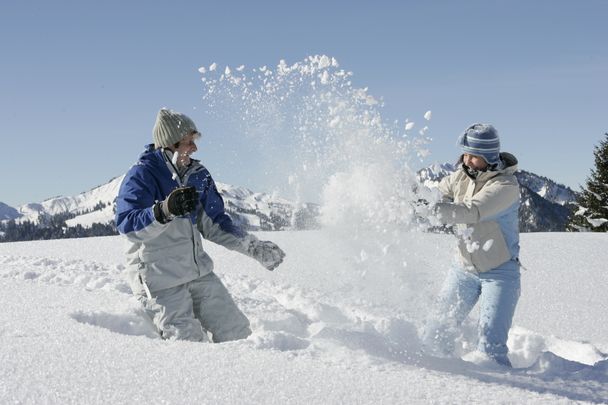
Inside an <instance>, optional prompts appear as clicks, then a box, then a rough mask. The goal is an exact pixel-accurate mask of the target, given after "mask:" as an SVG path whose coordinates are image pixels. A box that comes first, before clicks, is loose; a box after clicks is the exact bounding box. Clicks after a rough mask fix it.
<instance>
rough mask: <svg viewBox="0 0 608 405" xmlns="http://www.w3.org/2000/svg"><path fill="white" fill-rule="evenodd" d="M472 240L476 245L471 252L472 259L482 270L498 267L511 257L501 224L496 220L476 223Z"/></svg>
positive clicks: (477, 267) (478, 268)
mask: <svg viewBox="0 0 608 405" xmlns="http://www.w3.org/2000/svg"><path fill="white" fill-rule="evenodd" d="M471 242H472V243H473V244H474V245H475V247H476V249H474V250H473V251H472V252H471V261H472V263H473V265H474V266H475V268H476V269H477V270H478V271H480V272H484V271H488V270H491V269H493V268H496V267H498V266H500V265H501V264H503V263H505V262H506V261H508V260H509V259H511V255H510V254H509V249H508V247H507V242H506V241H505V237H504V235H503V233H502V231H501V229H500V225H499V224H498V223H497V222H495V221H488V222H480V223H478V224H476V225H475V227H474V231H473V234H472V235H471Z"/></svg>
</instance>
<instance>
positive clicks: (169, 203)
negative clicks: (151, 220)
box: [154, 187, 198, 224]
mask: <svg viewBox="0 0 608 405" xmlns="http://www.w3.org/2000/svg"><path fill="white" fill-rule="evenodd" d="M197 201H198V193H197V192H196V188H194V187H179V188H176V189H175V190H173V191H172V192H171V194H169V195H168V196H167V198H165V200H164V201H161V202H158V203H156V205H154V217H155V218H156V220H157V221H158V222H160V223H162V224H166V223H167V222H169V221H171V220H172V219H173V217H179V216H182V215H186V214H188V213H190V212H192V211H193V210H194V209H195V208H196V203H197Z"/></svg>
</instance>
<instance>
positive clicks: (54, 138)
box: [0, 0, 608, 206]
mask: <svg viewBox="0 0 608 405" xmlns="http://www.w3.org/2000/svg"><path fill="white" fill-rule="evenodd" d="M607 19H608V2H607V1H603V0H602V1H586V0H581V1H488V0H485V1H459V2H456V1H417V2H413V1H380V0H378V1H374V2H372V1H343V2H342V1H335V2H330V1H316V0H313V1H306V2H285V1H269V2H263V1H261V2H249V1H247V2H245V1H243V2H240V1H233V2H207V1H191V2H188V1H175V2H157V1H103V2H93V1H61V0H60V1H53V2H46V1H8V2H5V3H4V4H3V11H2V13H1V14H0V43H1V44H2V45H1V49H2V63H1V64H0V94H1V97H0V122H2V125H1V126H0V133H1V137H2V140H3V145H4V153H3V159H1V160H0V175H1V176H2V182H1V187H0V190H1V191H0V201H2V202H4V203H7V204H9V205H12V206H17V205H20V204H23V203H27V202H34V201H42V200H43V199H46V198H48V197H52V196H56V195H73V194H76V193H79V192H82V191H86V190H88V189H90V188H92V187H94V186H96V185H99V184H102V183H105V182H106V181H108V180H109V179H110V178H112V177H114V176H118V175H120V174H122V173H124V172H125V171H126V170H127V169H128V167H129V166H130V165H131V164H132V163H133V162H134V161H135V159H136V157H137V155H138V153H139V152H140V151H141V150H142V147H143V145H144V144H145V143H147V142H149V140H150V138H151V128H152V126H153V124H154V119H155V116H156V112H157V111H158V109H159V108H160V107H163V106H167V107H171V108H173V109H175V110H178V111H182V112H185V113H187V114H188V115H190V116H191V117H192V118H193V119H194V120H195V122H197V124H198V126H199V127H200V129H201V130H202V132H204V133H205V137H204V138H203V139H202V140H201V144H200V145H199V147H200V151H199V153H198V155H197V156H196V157H198V158H200V159H201V160H202V161H203V163H204V164H206V165H207V167H208V168H209V169H210V170H211V172H212V174H214V177H215V178H216V180H218V181H221V182H226V183H230V184H234V185H243V186H247V187H249V188H252V189H254V190H259V191H262V190H263V189H264V187H265V186H266V185H267V184H266V183H265V182H264V179H263V173H251V172H250V173H247V174H246V175H245V174H244V173H243V172H242V170H240V169H233V168H232V167H231V165H230V162H229V161H227V160H226V159H225V156H223V155H222V153H223V151H222V147H221V146H222V144H221V143H220V142H217V141H216V142H213V140H214V139H215V140H217V139H220V138H221V137H222V133H221V128H218V127H217V126H213V128H206V127H205V122H204V119H205V117H204V116H203V113H202V110H203V109H204V107H205V106H204V105H203V102H202V99H201V96H202V89H201V82H200V78H201V74H200V73H199V72H198V70H197V69H198V67H200V66H208V65H209V64H211V63H212V62H216V63H218V65H219V66H226V65H228V66H238V65H241V64H244V65H246V66H263V65H268V66H274V65H276V64H277V63H278V62H279V60H281V59H285V60H286V61H287V62H288V63H292V62H297V61H300V60H302V59H304V58H305V57H307V56H308V55H315V54H326V55H329V56H332V57H334V58H336V59H337V60H338V61H339V63H340V66H341V67H342V68H344V69H346V70H349V71H352V72H353V74H354V76H353V83H354V85H356V86H359V87H368V88H369V93H370V94H372V95H374V96H376V97H378V98H382V99H383V100H384V103H385V106H384V108H383V117H385V118H386V119H387V120H392V119H399V120H404V119H405V118H411V119H413V120H421V117H422V115H423V114H424V112H425V111H427V110H431V111H433V119H432V120H431V123H430V125H429V126H430V131H429V135H430V136H431V137H432V138H433V143H432V144H431V146H430V149H431V152H432V154H431V156H430V157H429V158H428V159H427V161H426V163H429V164H430V163H433V162H435V161H438V162H443V161H453V159H454V158H455V156H456V155H457V154H458V150H457V149H456V147H455V140H456V138H457V136H458V134H459V133H460V132H461V131H462V130H463V129H464V128H465V127H466V126H467V125H469V124H470V123H473V122H490V123H493V124H494V125H495V126H496V127H497V128H498V131H499V133H500V135H501V139H502V145H503V149H504V150H508V151H510V152H513V153H514V154H516V155H517V156H518V158H519V160H520V168H522V169H525V170H529V171H533V172H535V173H537V174H540V175H544V176H547V177H549V178H552V179H553V180H555V181H557V182H560V183H563V184H566V185H568V186H571V187H573V188H575V189H578V186H579V185H581V184H584V182H585V179H586V177H587V176H588V175H589V173H590V169H591V168H592V167H593V148H594V146H595V145H597V144H598V143H599V141H600V140H602V139H603V134H604V133H605V132H607V131H608V119H607V117H608V98H607V95H608V46H607V45H606V41H607V40H608V24H606V21H607ZM211 147H213V148H211ZM236 148H237V149H236V150H234V147H233V148H232V149H233V150H232V151H231V153H234V154H236V158H239V154H242V156H243V159H254V158H255V156H249V157H245V156H246V155H247V153H248V151H246V150H238V145H237V146H236ZM224 152H225V151H224Z"/></svg>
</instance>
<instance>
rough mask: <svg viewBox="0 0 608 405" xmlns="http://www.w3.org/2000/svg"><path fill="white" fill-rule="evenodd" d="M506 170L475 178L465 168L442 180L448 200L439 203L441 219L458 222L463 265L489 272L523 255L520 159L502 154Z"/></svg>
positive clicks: (442, 187)
mask: <svg viewBox="0 0 608 405" xmlns="http://www.w3.org/2000/svg"><path fill="white" fill-rule="evenodd" d="M501 160H502V162H503V166H504V168H503V169H502V170H496V171H487V172H480V173H479V174H478V175H477V177H476V178H475V179H473V178H472V177H470V176H469V175H468V174H467V173H466V171H465V169H464V168H463V167H461V168H460V169H459V170H457V171H456V172H454V173H452V174H451V175H449V176H447V177H444V178H443V179H442V180H441V182H440V183H439V190H440V191H441V192H442V193H443V195H444V197H445V199H446V201H449V202H441V203H438V204H437V205H436V208H435V210H436V211H435V212H436V213H437V216H438V217H439V219H440V220H441V221H442V222H444V223H447V224H455V225H456V234H457V236H458V240H459V244H458V245H459V246H458V247H459V250H460V256H461V259H462V264H463V267H464V268H465V269H467V270H470V271H478V272H485V271H488V270H491V269H494V268H496V267H499V266H500V265H501V264H503V263H505V262H507V261H509V260H516V259H517V258H518V256H519V219H518V211H519V199H520V195H519V183H518V182H517V178H516V177H515V174H514V173H515V172H516V171H517V159H516V158H515V156H513V155H511V154H509V153H504V152H503V153H501Z"/></svg>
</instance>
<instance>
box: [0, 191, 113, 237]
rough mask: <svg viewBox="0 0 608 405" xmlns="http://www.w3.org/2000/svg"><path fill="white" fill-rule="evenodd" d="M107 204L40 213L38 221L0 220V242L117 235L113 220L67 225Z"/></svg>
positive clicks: (101, 203) (100, 203)
mask: <svg viewBox="0 0 608 405" xmlns="http://www.w3.org/2000/svg"><path fill="white" fill-rule="evenodd" d="M106 206H107V204H106V203H104V202H101V201H100V202H99V203H97V204H96V205H95V207H93V208H92V209H90V210H83V211H79V212H76V213H74V212H61V213H59V214H55V215H41V216H40V217H39V218H38V222H33V221H30V220H25V221H19V222H17V221H15V220H14V219H11V220H10V221H6V222H0V242H18V241H26V240H43V239H67V238H86V237H90V236H108V235H117V234H118V231H117V230H116V226H115V225H114V222H111V223H107V224H100V223H94V224H92V225H91V226H90V227H84V226H82V225H80V224H77V225H75V226H68V225H67V223H66V221H68V220H70V219H72V218H75V217H77V216H78V215H84V214H88V213H90V212H93V211H98V210H101V209H103V208H105V207H106Z"/></svg>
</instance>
